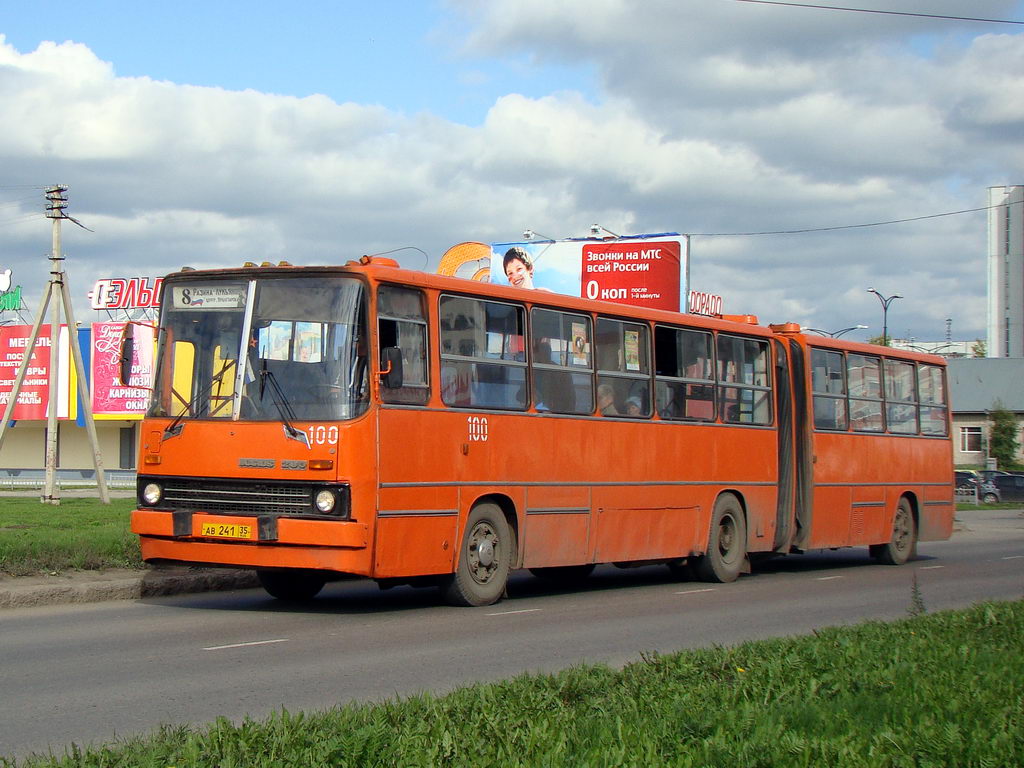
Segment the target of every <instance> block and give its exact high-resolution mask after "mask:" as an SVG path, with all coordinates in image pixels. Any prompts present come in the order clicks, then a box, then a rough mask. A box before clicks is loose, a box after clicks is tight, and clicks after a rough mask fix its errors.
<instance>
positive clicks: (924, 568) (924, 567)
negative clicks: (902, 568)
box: [917, 565, 946, 571]
mask: <svg viewBox="0 0 1024 768" xmlns="http://www.w3.org/2000/svg"><path fill="white" fill-rule="evenodd" d="M945 567H946V566H944V565H922V566H921V567H920V568H918V569H917V570H919V571H934V570H935V569H936V568H945Z"/></svg>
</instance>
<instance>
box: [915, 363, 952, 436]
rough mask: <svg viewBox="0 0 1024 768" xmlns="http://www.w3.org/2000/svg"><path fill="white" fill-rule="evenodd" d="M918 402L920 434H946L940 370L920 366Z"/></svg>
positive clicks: (943, 389) (944, 404) (944, 399)
mask: <svg viewBox="0 0 1024 768" xmlns="http://www.w3.org/2000/svg"><path fill="white" fill-rule="evenodd" d="M917 387H918V392H919V396H918V400H920V402H921V432H922V434H925V435H943V436H945V435H946V434H947V427H946V410H947V407H946V384H945V380H944V379H943V377H942V369H941V368H939V367H938V366H936V365H921V366H919V367H918V369H917Z"/></svg>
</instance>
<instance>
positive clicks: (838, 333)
mask: <svg viewBox="0 0 1024 768" xmlns="http://www.w3.org/2000/svg"><path fill="white" fill-rule="evenodd" d="M864 328H867V326H866V325H851V326H850V327H849V328H841V329H839V330H838V331H823V330H821V329H820V328H804V330H805V331H811V332H812V333H818V334H821V335H822V336H831V337H832V338H833V339H838V338H839V337H840V336H842V335H843V334H844V333H849V332H850V331H859V330H862V329H864Z"/></svg>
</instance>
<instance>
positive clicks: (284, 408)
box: [260, 358, 310, 448]
mask: <svg viewBox="0 0 1024 768" xmlns="http://www.w3.org/2000/svg"><path fill="white" fill-rule="evenodd" d="M268 382H269V383H270V399H271V400H272V401H273V403H274V406H275V407H276V408H277V412H278V413H279V414H280V415H281V422H282V423H283V425H284V433H285V434H286V435H287V436H288V437H290V438H291V439H292V440H298V441H299V442H300V443H305V444H306V447H307V448H309V447H310V445H309V438H308V437H307V436H306V433H305V432H303V431H302V430H301V429H296V428H295V426H294V425H293V424H292V421H294V420H295V410H294V409H293V408H292V405H291V403H289V402H288V398H287V397H285V394H284V391H282V389H281V385H280V384H278V383H277V377H276V376H275V375H274V372H273V371H271V370H268V369H267V358H263V367H262V368H260V400H262V399H263V392H264V391H265V390H266V385H267V383H268Z"/></svg>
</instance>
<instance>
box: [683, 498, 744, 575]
mask: <svg viewBox="0 0 1024 768" xmlns="http://www.w3.org/2000/svg"><path fill="white" fill-rule="evenodd" d="M746 559H747V523H746V520H745V519H744V517H743V508H742V507H741V506H740V502H739V500H738V499H737V498H736V497H735V496H732V495H729V494H726V495H724V496H721V497H719V499H718V501H717V502H715V509H714V512H712V513H711V531H710V533H709V534H708V549H707V552H705V553H704V554H703V555H701V556H700V557H691V558H690V565H691V567H692V568H693V573H694V575H696V577H697V578H698V579H700V580H701V581H711V582H717V583H725V582H729V581H736V579H737V578H739V575H740V573H742V571H743V567H744V565H745V563H746Z"/></svg>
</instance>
